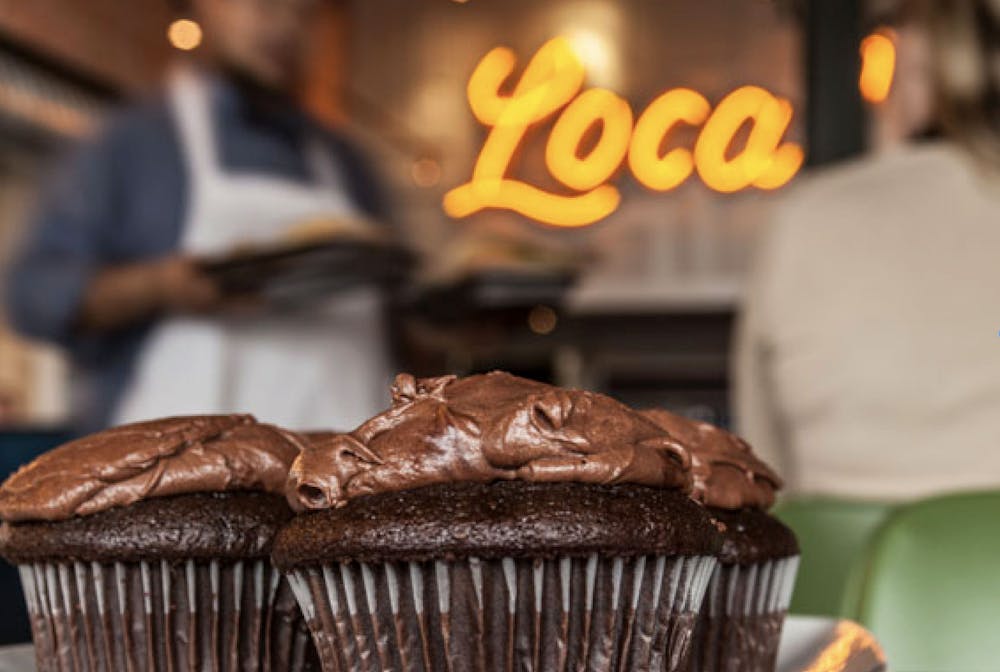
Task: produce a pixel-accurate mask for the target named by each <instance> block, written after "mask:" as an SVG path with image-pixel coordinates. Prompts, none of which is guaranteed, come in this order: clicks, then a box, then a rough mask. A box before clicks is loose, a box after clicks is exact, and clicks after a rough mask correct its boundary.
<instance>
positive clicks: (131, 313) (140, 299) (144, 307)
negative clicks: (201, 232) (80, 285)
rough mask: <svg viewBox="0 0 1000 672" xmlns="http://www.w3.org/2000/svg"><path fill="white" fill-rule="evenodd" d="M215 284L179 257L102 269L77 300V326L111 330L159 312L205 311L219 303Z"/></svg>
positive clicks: (83, 328)
mask: <svg viewBox="0 0 1000 672" xmlns="http://www.w3.org/2000/svg"><path fill="white" fill-rule="evenodd" d="M221 300H222V297H221V294H220V292H219V288H218V286H217V285H216V284H215V283H214V282H212V281H211V280H210V279H208V278H207V277H205V275H204V274H203V273H201V272H200V271H199V270H198V268H197V266H196V265H195V264H194V263H193V262H192V261H191V260H190V259H188V258H186V257H183V256H169V257H165V258H163V259H159V260H156V261H151V262H140V263H135V264H125V265H120V266H111V267H106V268H102V269H100V270H99V271H97V273H96V274H95V275H94V277H93V278H92V279H91V281H90V283H89V284H88V285H87V289H86V291H85V292H84V294H83V298H82V300H81V305H80V310H79V312H78V316H77V320H76V324H77V326H78V327H79V328H80V329H82V330H84V331H111V330H114V329H118V328H121V327H126V326H129V325H132V324H135V323H136V322H141V321H144V320H148V319H150V318H152V317H155V316H156V315H157V314H160V313H200V312H207V311H210V310H212V309H213V308H215V307H217V306H218V305H219V304H220V303H221Z"/></svg>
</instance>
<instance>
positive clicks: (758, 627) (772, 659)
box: [690, 556, 799, 672]
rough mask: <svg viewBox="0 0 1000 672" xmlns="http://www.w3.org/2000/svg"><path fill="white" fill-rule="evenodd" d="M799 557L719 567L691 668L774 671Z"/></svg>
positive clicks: (698, 631) (727, 671)
mask: <svg viewBox="0 0 1000 672" xmlns="http://www.w3.org/2000/svg"><path fill="white" fill-rule="evenodd" d="M798 566H799V558H798V556H793V557H789V558H782V559H778V560H772V561H769V562H764V563H759V564H754V565H745V566H740V565H722V564H720V565H718V566H717V567H716V568H715V571H714V573H713V574H712V579H711V581H710V582H709V586H708V591H707V593H706V595H705V604H704V607H703V609H702V614H701V617H700V618H699V620H698V626H697V629H696V632H695V636H694V643H693V646H692V650H691V665H690V670H691V672H773V671H774V666H775V663H776V661H777V657H778V642H779V640H780V639H781V628H782V625H783V624H784V622H785V613H786V612H787V611H788V605H789V603H790V602H791V599H792V589H793V588H794V586H795V574H796V572H797V570H798Z"/></svg>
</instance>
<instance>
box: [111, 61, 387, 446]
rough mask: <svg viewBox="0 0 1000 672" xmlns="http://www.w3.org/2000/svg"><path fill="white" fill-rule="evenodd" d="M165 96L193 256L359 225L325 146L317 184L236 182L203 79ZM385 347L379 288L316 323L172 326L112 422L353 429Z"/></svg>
mask: <svg viewBox="0 0 1000 672" xmlns="http://www.w3.org/2000/svg"><path fill="white" fill-rule="evenodd" d="M169 91H170V102H171V107H172V112H173V114H174V118H175V121H176V124H177V128H178V131H179V133H180V138H181V146H182V148H183V154H184V156H185V157H186V159H187V168H188V174H189V176H190V184H191V192H192V193H191V194H190V197H189V207H188V216H187V219H186V221H185V223H184V225H183V227H182V238H181V246H182V249H183V250H184V251H185V252H187V253H189V254H190V255H192V256H194V257H198V256H211V255H218V254H220V253H225V252H227V251H229V250H232V249H234V248H236V247H237V246H239V245H244V244H248V243H250V244H253V243H257V244H260V243H264V244H266V243H268V242H272V241H275V240H278V239H280V237H281V235H282V234H283V233H284V232H285V231H287V230H288V228H289V226H290V225H291V224H294V223H296V222H301V221H306V220H310V219H320V218H331V219H336V218H338V217H343V216H349V215H353V214H354V206H352V204H351V203H350V202H349V201H348V200H347V198H346V197H345V195H344V193H345V191H344V189H343V187H342V185H341V184H340V178H339V176H338V175H337V168H336V166H335V165H334V164H333V162H332V161H331V159H330V157H329V156H328V155H326V154H324V153H323V151H322V148H321V147H320V145H319V142H318V140H316V139H312V140H310V141H309V143H308V145H307V147H306V152H307V156H308V157H309V159H310V161H309V163H310V166H311V169H312V171H313V176H314V180H313V181H312V182H311V183H300V182H296V181H291V180H285V179H277V178H273V177H263V176H260V175H256V174H228V173H227V172H226V171H225V170H223V169H222V168H221V165H220V161H219V157H218V156H217V155H216V147H217V146H218V143H217V142H216V139H215V137H213V128H212V124H211V121H210V120H211V115H210V111H209V98H208V91H207V87H206V83H205V81H204V79H203V78H202V77H200V76H199V75H198V74H197V73H196V72H194V71H192V70H188V69H185V70H179V71H177V72H176V73H175V74H174V76H173V78H172V79H171V81H170V89H169ZM385 343H386V339H385V337H384V335H383V325H382V314H381V305H380V301H379V296H378V293H377V290H376V289H375V288H361V289H352V290H350V291H348V292H343V293H341V295H339V296H335V297H333V298H332V299H331V300H330V301H329V302H327V303H326V304H324V305H322V306H318V307H316V308H315V309H310V310H308V311H302V310H299V311H296V312H292V313H280V314H275V315H271V314H267V313H264V314H254V315H251V316H246V317H240V316H229V317H226V316H212V317H200V316H186V317H175V318H172V319H168V320H165V321H163V322H161V323H160V324H159V325H157V326H156V328H155V329H154V330H153V332H152V333H151V334H150V336H149V338H148V339H147V341H146V343H145V344H144V347H143V349H142V352H141V354H140V356H139V361H138V366H137V369H136V371H135V374H134V375H133V377H132V380H131V381H130V383H129V385H128V387H127V388H126V390H125V393H124V395H123V397H122V399H121V402H120V403H119V406H118V409H117V411H116V414H115V417H114V421H115V424H120V423H125V422H132V421H137V420H142V419H146V418H150V417H157V416H163V415H182V414H191V413H232V412H241V413H244V412H245V413H253V414H254V415H256V416H257V418H258V419H260V420H263V421H267V422H274V423H277V424H280V425H283V426H287V427H295V428H321V427H331V428H332V427H336V428H348V427H354V426H355V425H356V424H357V423H358V422H360V421H361V420H363V419H364V418H366V417H368V416H369V415H374V413H375V412H377V411H378V410H379V409H380V408H381V407H382V406H384V400H383V397H384V395H385V390H386V389H387V383H388V380H389V375H390V372H389V366H388V361H387V358H386V353H385Z"/></svg>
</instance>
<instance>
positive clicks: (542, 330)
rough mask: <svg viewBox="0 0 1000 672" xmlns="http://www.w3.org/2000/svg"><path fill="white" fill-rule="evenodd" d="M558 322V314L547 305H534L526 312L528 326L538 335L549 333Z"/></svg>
mask: <svg viewBox="0 0 1000 672" xmlns="http://www.w3.org/2000/svg"><path fill="white" fill-rule="evenodd" d="M558 323H559V316H558V315H556V311H555V310H553V309H552V308H550V307H549V306H535V307H534V308H532V309H531V311H530V312H529V313H528V328H529V329H531V331H532V332H533V333H536V334H538V335H539V336H545V335H547V334H551V333H552V332H553V331H555V329H556V325H557V324H558Z"/></svg>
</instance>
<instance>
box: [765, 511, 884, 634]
mask: <svg viewBox="0 0 1000 672" xmlns="http://www.w3.org/2000/svg"><path fill="white" fill-rule="evenodd" d="M892 508H893V505H891V504H886V503H882V502H867V501H850V500H840V499H833V498H828V497H801V498H789V499H784V500H781V501H779V502H778V504H777V505H776V506H775V507H774V511H773V513H774V515H776V516H777V517H778V518H780V519H781V520H782V521H784V523H785V524H786V525H788V526H789V527H790V528H792V530H793V531H794V532H795V535H796V536H797V537H798V538H799V546H800V547H801V548H802V561H801V563H800V565H799V575H798V579H797V580H796V584H795V592H794V593H793V595H792V604H791V607H790V608H789V611H791V612H792V613H795V614H812V615H819V616H837V617H840V616H843V617H847V618H853V617H854V616H855V613H854V612H855V608H854V603H855V602H856V600H855V598H854V597H853V590H852V589H851V586H852V584H854V583H857V581H856V580H852V578H851V576H852V572H856V571H857V570H854V569H853V568H855V567H857V566H859V565H861V566H863V560H864V557H865V550H866V548H867V544H868V542H869V540H870V539H871V537H872V534H873V532H874V531H875V530H876V529H877V528H878V526H879V525H880V524H881V523H882V521H884V520H885V518H886V516H887V515H888V514H889V512H890V511H891V510H892Z"/></svg>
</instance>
